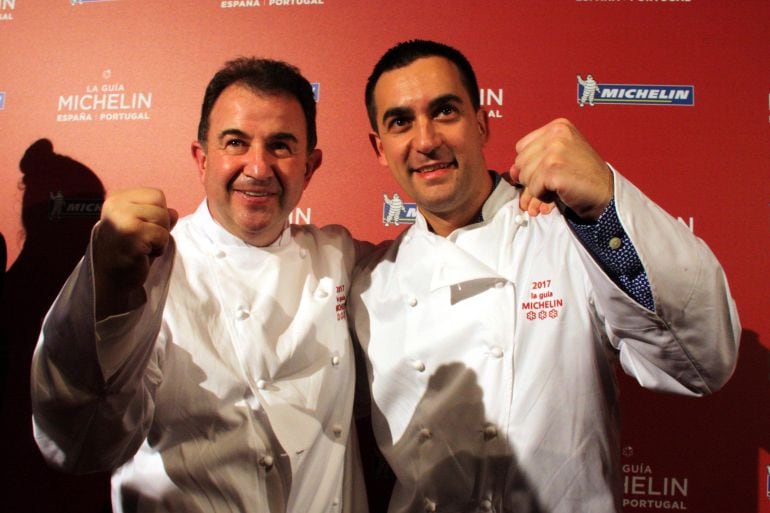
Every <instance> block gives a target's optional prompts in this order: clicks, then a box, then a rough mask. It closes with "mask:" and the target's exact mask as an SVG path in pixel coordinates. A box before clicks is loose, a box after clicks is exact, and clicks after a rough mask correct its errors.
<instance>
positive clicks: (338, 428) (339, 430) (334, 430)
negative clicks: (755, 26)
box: [332, 424, 342, 438]
mask: <svg viewBox="0 0 770 513" xmlns="http://www.w3.org/2000/svg"><path fill="white" fill-rule="evenodd" d="M332 433H334V436H336V437H337V438H339V437H341V436H342V426H340V425H339V424H334V425H333V426H332Z"/></svg>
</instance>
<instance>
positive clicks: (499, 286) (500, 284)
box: [495, 281, 505, 289]
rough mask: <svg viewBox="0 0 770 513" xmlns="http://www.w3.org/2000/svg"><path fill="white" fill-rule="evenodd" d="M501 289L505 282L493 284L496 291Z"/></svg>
mask: <svg viewBox="0 0 770 513" xmlns="http://www.w3.org/2000/svg"><path fill="white" fill-rule="evenodd" d="M503 287H505V282H504V281H497V282H495V288H496V289H501V288H503Z"/></svg>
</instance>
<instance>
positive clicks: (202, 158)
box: [191, 141, 207, 183]
mask: <svg viewBox="0 0 770 513" xmlns="http://www.w3.org/2000/svg"><path fill="white" fill-rule="evenodd" d="M191 150H192V156H193V159H194V160H195V163H196V164H197V165H198V179H200V181H201V183H203V179H204V178H205V177H206V163H207V158H206V150H205V149H204V148H203V145H202V144H201V143H200V141H193V143H192V146H191Z"/></svg>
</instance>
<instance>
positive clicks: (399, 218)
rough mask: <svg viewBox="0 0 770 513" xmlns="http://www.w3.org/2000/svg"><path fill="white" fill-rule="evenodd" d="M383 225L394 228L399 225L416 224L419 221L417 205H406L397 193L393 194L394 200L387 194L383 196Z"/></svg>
mask: <svg viewBox="0 0 770 513" xmlns="http://www.w3.org/2000/svg"><path fill="white" fill-rule="evenodd" d="M382 198H383V204H382V223H383V224H384V225H385V226H390V224H391V223H393V225H394V226H398V225H399V224H401V223H403V224H414V221H415V219H417V203H404V200H402V199H401V196H399V195H398V193H397V192H394V193H393V197H392V198H388V195H387V194H383V195H382Z"/></svg>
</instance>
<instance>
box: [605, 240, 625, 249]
mask: <svg viewBox="0 0 770 513" xmlns="http://www.w3.org/2000/svg"><path fill="white" fill-rule="evenodd" d="M607 245H608V246H609V247H610V249H612V250H615V249H620V246H622V245H623V241H622V240H620V237H613V238H611V239H610V240H609V242H608V243H607Z"/></svg>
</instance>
